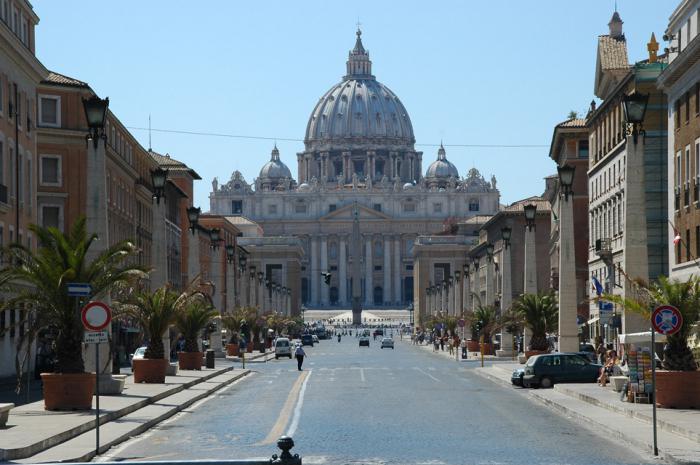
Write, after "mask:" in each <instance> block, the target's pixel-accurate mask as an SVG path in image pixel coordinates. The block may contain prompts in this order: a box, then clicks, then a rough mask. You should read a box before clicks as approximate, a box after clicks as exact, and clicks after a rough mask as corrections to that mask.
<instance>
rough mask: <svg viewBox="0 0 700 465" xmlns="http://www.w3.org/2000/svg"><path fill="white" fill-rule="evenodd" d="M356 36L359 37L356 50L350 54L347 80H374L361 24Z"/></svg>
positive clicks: (356, 41)
mask: <svg viewBox="0 0 700 465" xmlns="http://www.w3.org/2000/svg"><path fill="white" fill-rule="evenodd" d="M355 35H357V39H355V48H353V49H352V50H351V51H350V52H349V53H348V61H347V66H346V67H347V75H346V76H345V78H346V79H347V78H355V79H357V78H359V79H374V76H372V62H371V61H370V59H369V51H368V50H365V47H364V46H363V45H362V30H360V25H359V23H358V26H357V32H355Z"/></svg>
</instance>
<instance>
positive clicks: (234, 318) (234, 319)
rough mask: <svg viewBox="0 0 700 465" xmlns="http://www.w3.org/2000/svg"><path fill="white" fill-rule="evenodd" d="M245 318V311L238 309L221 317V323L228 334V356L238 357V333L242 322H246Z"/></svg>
mask: <svg viewBox="0 0 700 465" xmlns="http://www.w3.org/2000/svg"><path fill="white" fill-rule="evenodd" d="M245 316H246V314H245V309H243V308H241V307H238V308H236V309H235V310H234V311H233V313H228V314H225V315H223V316H222V317H221V323H222V324H223V326H224V328H226V332H227V333H228V343H227V344H226V355H228V356H229V357H235V356H237V355H238V333H240V331H241V321H243V320H245Z"/></svg>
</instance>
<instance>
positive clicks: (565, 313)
mask: <svg viewBox="0 0 700 465" xmlns="http://www.w3.org/2000/svg"><path fill="white" fill-rule="evenodd" d="M557 172H558V173H559V184H560V186H561V189H560V193H559V292H558V297H559V350H560V351H562V352H576V351H578V350H579V344H578V325H577V321H576V316H577V313H578V311H577V310H578V308H577V307H578V302H577V298H576V249H575V240H574V234H575V233H574V206H573V203H574V200H573V189H572V185H573V182H574V167H573V166H571V165H564V166H558V167H557ZM570 195H571V196H572V198H571V199H569V196H570Z"/></svg>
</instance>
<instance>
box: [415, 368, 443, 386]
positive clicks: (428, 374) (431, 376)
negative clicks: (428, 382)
mask: <svg viewBox="0 0 700 465" xmlns="http://www.w3.org/2000/svg"><path fill="white" fill-rule="evenodd" d="M414 369H415V370H418V371H420V372H421V373H423V374H424V375H425V376H427V377H428V378H431V379H432V380H434V381H437V382H438V383H439V382H440V380H439V379H437V378H436V377H435V376H433V375H431V374H430V373H426V372H425V371H423V370H421V369H420V368H418V367H414Z"/></svg>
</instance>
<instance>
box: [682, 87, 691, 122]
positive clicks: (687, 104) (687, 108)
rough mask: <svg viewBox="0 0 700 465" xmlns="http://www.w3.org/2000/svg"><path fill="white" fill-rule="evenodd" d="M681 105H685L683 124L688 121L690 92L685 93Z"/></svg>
mask: <svg viewBox="0 0 700 465" xmlns="http://www.w3.org/2000/svg"><path fill="white" fill-rule="evenodd" d="M683 100H684V102H683V104H684V105H685V124H688V122H689V121H690V92H686V93H685V95H684V96H683Z"/></svg>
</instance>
